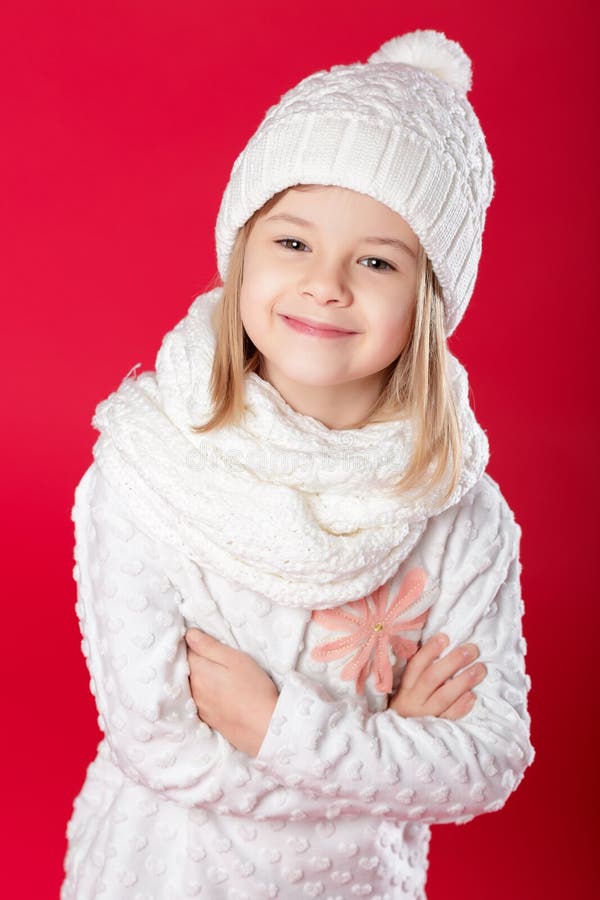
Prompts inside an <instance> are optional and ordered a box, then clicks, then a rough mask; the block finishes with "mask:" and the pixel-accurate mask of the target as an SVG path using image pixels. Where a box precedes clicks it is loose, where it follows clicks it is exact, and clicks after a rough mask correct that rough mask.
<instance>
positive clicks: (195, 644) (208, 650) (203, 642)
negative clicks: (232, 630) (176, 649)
mask: <svg viewBox="0 0 600 900" xmlns="http://www.w3.org/2000/svg"><path fill="white" fill-rule="evenodd" d="M185 639H186V643H187V645H188V647H190V648H191V649H192V650H193V651H194V653H197V654H198V655H199V656H205V657H206V658H207V659H210V660H211V661H212V662H214V663H218V665H220V666H224V665H226V656H227V651H228V650H229V649H231V648H229V647H226V646H225V645H224V644H222V643H221V641H218V640H217V639H216V638H214V637H212V635H210V634H206V632H205V631H201V630H200V629H199V628H188V630H187V631H186V633H185Z"/></svg>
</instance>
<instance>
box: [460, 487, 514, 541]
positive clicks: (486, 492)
mask: <svg viewBox="0 0 600 900" xmlns="http://www.w3.org/2000/svg"><path fill="white" fill-rule="evenodd" d="M468 519H471V520H473V521H474V522H476V523H477V524H478V525H479V526H480V527H481V528H483V529H484V530H486V531H488V532H489V533H490V535H492V534H494V533H497V532H498V531H504V532H506V533H510V534H514V535H520V533H521V527H520V525H519V524H518V523H517V521H516V519H515V514H514V512H513V510H512V509H511V507H510V506H509V503H508V501H507V500H506V497H505V496H504V494H503V493H502V491H501V489H500V485H499V484H498V482H497V481H494V479H493V478H492V477H491V475H489V474H488V473H487V472H485V473H484V474H483V475H482V476H481V478H480V479H479V480H478V481H477V482H476V483H475V484H474V485H473V487H472V488H471V489H470V490H468V491H467V492H466V493H465V494H464V495H463V497H462V499H461V500H460V501H459V502H458V503H457V504H456V521H457V522H465V521H467V520H468Z"/></svg>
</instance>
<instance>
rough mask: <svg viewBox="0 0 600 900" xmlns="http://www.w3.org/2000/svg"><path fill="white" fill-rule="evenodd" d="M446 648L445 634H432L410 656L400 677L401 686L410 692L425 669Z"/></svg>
mask: <svg viewBox="0 0 600 900" xmlns="http://www.w3.org/2000/svg"><path fill="white" fill-rule="evenodd" d="M447 646H448V636H447V635H445V634H434V635H433V636H432V637H430V638H429V640H427V641H426V642H425V643H424V644H423V646H422V647H420V648H419V649H418V650H417V652H416V653H415V655H414V656H412V657H411V658H410V659H409V661H408V663H407V665H406V669H405V670H404V675H403V676H402V685H403V687H404V688H406V690H412V689H413V688H414V686H415V685H416V684H417V682H418V681H419V679H420V678H421V676H422V674H423V672H424V671H425V669H427V667H428V666H430V665H431V663H432V662H433V661H434V660H435V659H437V657H438V656H439V655H440V653H441V652H442V650H443V649H444V648H445V647H447Z"/></svg>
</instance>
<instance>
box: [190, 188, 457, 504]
mask: <svg viewBox="0 0 600 900" xmlns="http://www.w3.org/2000/svg"><path fill="white" fill-rule="evenodd" d="M293 187H294V188H295V189H296V190H303V189H309V186H308V185H293ZM288 190H290V188H285V189H284V190H282V191H279V192H278V193H277V194H275V195H274V196H273V197H270V198H269V200H267V202H266V203H265V204H264V205H263V206H262V207H261V208H260V209H258V210H256V212H255V213H254V214H253V215H252V216H251V217H250V218H249V219H248V221H247V222H245V224H244V225H243V226H242V227H241V228H240V229H239V231H238V233H237V236H236V240H235V244H234V246H233V250H232V253H231V257H230V261H229V269H228V272H227V277H226V279H225V282H224V284H223V285H222V287H223V293H222V296H221V300H220V303H219V305H218V306H217V307H216V309H215V321H214V322H213V324H214V327H215V331H216V348H215V355H214V360H213V365H212V372H211V378H210V393H211V398H212V403H213V413H212V415H211V417H210V419H209V420H208V421H207V422H205V423H204V424H203V425H193V426H192V430H193V431H194V432H196V433H199V434H202V433H203V432H205V431H211V430H213V429H215V428H219V427H221V426H224V425H229V424H238V423H239V422H240V420H241V418H242V417H243V415H244V411H245V408H246V404H245V392H244V382H245V377H246V375H247V374H248V373H249V372H256V373H258V370H259V367H260V359H261V357H260V352H259V350H258V349H257V348H256V347H255V346H254V344H253V343H252V341H251V340H250V338H249V336H248V334H247V333H246V331H245V330H244V326H243V324H242V319H241V316H240V303H239V298H240V291H241V286H242V277H243V265H244V253H245V249H246V243H247V241H248V238H249V236H250V234H251V232H252V229H253V228H254V226H255V224H256V222H257V220H258V219H259V218H260V217H262V216H264V215H266V214H267V213H268V212H269V210H270V209H271V208H272V207H273V206H274V205H275V204H276V203H277V202H278V201H279V200H280V199H281V198H282V197H283V196H284V195H285V194H286V192H287V191H288ZM447 356H448V348H447V344H446V337H445V332H444V304H443V300H442V289H441V286H440V284H439V282H438V280H437V277H436V275H435V273H434V271H433V267H432V265H431V261H430V260H429V258H428V256H427V254H426V253H425V250H424V249H423V246H422V245H421V244H419V251H418V255H417V297H416V303H415V306H414V311H413V321H412V327H411V333H410V337H409V340H408V342H407V344H406V346H405V347H404V349H403V350H402V352H401V353H400V355H399V356H398V358H397V359H396V360H394V361H393V362H392V363H391V364H390V365H389V367H388V370H387V372H386V375H387V376H388V377H387V381H386V382H385V387H384V389H383V390H382V392H381V394H380V395H379V397H378V399H377V401H376V402H375V403H374V404H373V406H372V407H371V409H370V410H369V411H368V412H367V414H366V415H365V416H364V417H363V418H362V419H360V420H359V421H357V422H355V423H353V424H352V425H349V426H347V427H348V428H362V427H363V426H365V425H368V424H370V423H372V422H385V421H390V420H393V419H396V420H397V419H402V418H408V417H410V418H412V420H413V423H414V431H415V441H414V447H413V453H412V457H411V459H410V460H409V464H408V466H407V469H406V471H405V473H404V475H403V476H402V478H401V479H400V480H399V481H398V482H397V483H396V485H395V491H396V492H397V493H398V494H402V493H404V492H406V491H412V490H416V491H417V492H419V491H422V492H426V491H427V490H430V489H435V488H437V487H438V485H439V484H440V482H441V481H442V480H443V479H444V477H445V475H446V473H447V472H448V485H447V489H446V491H445V493H444V494H443V498H442V499H443V502H445V501H446V500H447V499H449V497H450V496H451V494H452V493H453V491H454V489H455V488H456V486H457V484H458V480H459V477H460V470H461V459H462V452H463V448H462V438H461V431H460V426H459V422H458V414H457V409H456V404H455V401H454V395H453V392H452V389H451V386H450V383H449V381H448V377H447ZM433 465H435V468H433V471H432V474H431V477H430V479H429V480H427V478H426V476H427V473H428V470H429V468H430V467H431V466H433Z"/></svg>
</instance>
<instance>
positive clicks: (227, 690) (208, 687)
mask: <svg viewBox="0 0 600 900" xmlns="http://www.w3.org/2000/svg"><path fill="white" fill-rule="evenodd" d="M185 639H186V643H187V659H188V664H189V667H190V687H191V691H192V696H193V698H194V701H195V703H196V706H197V707H198V714H199V715H200V718H201V719H202V720H203V721H204V722H206V724H207V725H208V726H209V727H210V728H212V729H214V730H215V731H218V732H220V733H221V734H222V735H223V737H224V738H226V739H227V740H228V741H229V742H230V743H231V744H233V745H234V747H237V748H238V750H242V751H243V752H244V753H247V754H248V756H256V755H257V753H258V751H259V750H260V747H261V744H262V743H263V741H264V739H265V735H266V733H267V729H268V727H269V722H270V721H271V716H272V715H273V710H274V708H275V704H276V703H277V698H278V696H279V693H278V691H277V687H276V686H275V684H274V683H273V681H271V679H270V678H269V676H268V675H267V673H266V672H265V671H264V669H261V667H260V666H259V665H258V663H256V662H255V661H254V660H253V659H252V657H251V656H249V655H248V654H247V653H244V652H243V651H242V650H236V649H235V648H233V647H228V646H227V645H226V644H222V643H221V641H218V640H217V639H216V638H214V637H211V636H210V635H209V634H205V633H204V632H203V631H200V629H199V628H188V630H187V631H186V633H185Z"/></svg>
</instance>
